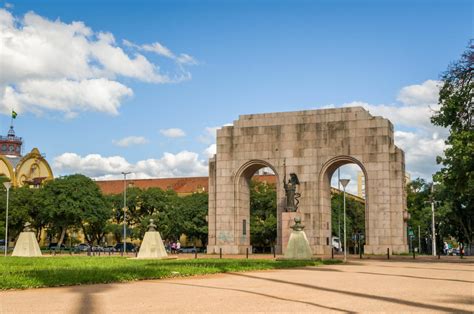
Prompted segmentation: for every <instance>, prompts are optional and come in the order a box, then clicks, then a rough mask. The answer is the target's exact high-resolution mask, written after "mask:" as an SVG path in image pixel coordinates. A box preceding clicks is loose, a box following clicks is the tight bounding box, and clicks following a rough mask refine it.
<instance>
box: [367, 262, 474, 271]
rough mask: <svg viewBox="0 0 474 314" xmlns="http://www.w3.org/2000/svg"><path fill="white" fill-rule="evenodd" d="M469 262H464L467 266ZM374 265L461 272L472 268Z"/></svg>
mask: <svg viewBox="0 0 474 314" xmlns="http://www.w3.org/2000/svg"><path fill="white" fill-rule="evenodd" d="M468 265H469V264H466V266H468ZM374 266H375V267H389V268H413V269H429V270H441V271H447V270H448V271H461V272H470V273H472V272H473V270H472V269H448V268H436V267H416V266H391V265H374ZM469 266H470V267H474V265H469Z"/></svg>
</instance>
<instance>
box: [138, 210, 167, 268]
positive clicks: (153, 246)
mask: <svg viewBox="0 0 474 314" xmlns="http://www.w3.org/2000/svg"><path fill="white" fill-rule="evenodd" d="M155 227H156V226H155V225H154V224H153V219H150V225H149V226H148V231H147V232H145V236H144V237H143V241H142V245H141V246H140V251H138V255H137V258H156V259H162V258H168V253H166V249H165V245H164V244H163V240H162V239H161V235H160V233H159V232H158V231H156V230H155Z"/></svg>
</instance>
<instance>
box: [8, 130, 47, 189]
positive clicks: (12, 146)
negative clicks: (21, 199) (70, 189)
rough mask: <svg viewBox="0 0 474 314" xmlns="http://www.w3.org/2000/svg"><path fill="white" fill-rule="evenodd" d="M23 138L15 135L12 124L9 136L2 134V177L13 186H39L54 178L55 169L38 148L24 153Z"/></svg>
mask: <svg viewBox="0 0 474 314" xmlns="http://www.w3.org/2000/svg"><path fill="white" fill-rule="evenodd" d="M22 146H23V139H22V138H21V137H18V136H16V135H15V131H14V129H13V126H10V130H9V131H8V134H7V136H0V177H2V176H3V177H4V178H6V179H7V180H8V181H10V182H11V183H12V186H13V187H22V186H29V187H39V186H40V185H42V184H43V183H44V182H46V181H48V180H52V179H53V171H52V170H51V167H50V166H49V164H48V162H47V161H46V158H45V157H44V155H43V154H41V153H40V151H39V150H38V148H33V149H32V150H31V152H29V153H27V154H26V155H23V154H22V151H23V150H22V149H23V147H22Z"/></svg>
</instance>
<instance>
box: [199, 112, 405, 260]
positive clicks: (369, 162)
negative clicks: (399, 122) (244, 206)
mask: <svg viewBox="0 0 474 314" xmlns="http://www.w3.org/2000/svg"><path fill="white" fill-rule="evenodd" d="M216 146H217V150H216V155H215V156H214V157H213V158H211V159H210V160H209V212H208V223H209V237H208V253H219V251H220V250H221V249H222V251H223V253H233V254H237V253H245V250H242V249H243V248H245V245H241V243H242V241H241V239H240V238H239V234H240V233H239V232H241V231H242V230H241V229H242V228H240V230H239V226H240V227H241V225H242V222H241V221H240V219H241V217H239V216H238V215H239V214H241V212H239V211H240V208H241V206H240V204H241V199H242V201H246V200H247V199H246V197H245V196H244V195H243V194H241V191H242V189H241V187H240V186H241V185H244V184H245V182H244V181H242V180H243V179H242V177H244V178H245V177H246V176H248V175H249V173H250V172H252V171H253V170H254V168H255V167H260V166H262V165H265V166H266V165H270V166H273V167H272V169H273V170H274V171H275V173H276V174H277V175H278V179H277V207H278V209H277V214H278V219H279V220H281V234H282V235H281V239H279V241H281V248H283V251H285V248H286V242H285V241H287V235H289V232H290V231H291V229H290V226H291V224H292V220H293V218H294V217H295V216H299V217H300V218H301V219H302V223H303V224H304V225H305V232H306V235H307V237H308V240H309V243H310V246H311V248H312V250H313V253H315V254H324V253H328V250H327V249H328V247H329V241H328V237H329V236H330V231H329V225H328V224H327V223H325V222H328V220H329V217H330V213H329V210H330V206H328V205H329V204H328V199H329V198H328V195H329V194H328V193H329V187H330V186H329V183H328V182H327V181H329V177H328V176H329V174H331V173H332V171H334V170H335V169H336V168H337V167H338V166H339V165H341V164H345V163H355V164H357V165H359V167H360V168H361V169H362V171H363V172H364V175H365V178H366V180H365V184H366V193H367V198H366V217H365V220H366V228H367V230H366V237H365V239H366V245H365V247H364V249H365V252H366V253H374V254H383V253H385V252H386V251H387V248H389V249H390V251H391V252H394V253H402V252H406V251H407V250H408V245H407V237H406V221H404V219H403V217H404V214H405V212H404V211H405V209H406V194H405V187H404V184H405V183H404V180H405V156H404V153H403V151H402V150H401V149H399V148H398V147H397V146H395V144H394V132H393V125H392V123H391V122H390V121H389V120H387V119H384V118H382V117H377V116H372V115H371V114H370V113H369V112H368V111H366V110H365V109H364V108H362V107H350V108H335V109H321V110H307V111H295V112H281V113H265V114H251V115H243V116H240V117H239V119H238V120H236V121H234V123H233V125H230V126H224V127H222V128H221V129H219V130H217V139H216ZM283 165H285V166H283ZM292 172H293V173H296V174H297V176H298V178H299V181H300V185H299V186H298V191H299V193H301V198H300V205H299V208H298V211H297V212H283V208H284V200H285V195H284V193H285V192H284V190H283V188H282V184H281V183H280V181H282V180H281V178H283V177H284V175H285V174H286V175H288V174H289V173H292ZM238 222H239V223H238ZM367 231H369V234H367ZM328 234H329V235H328ZM244 244H245V242H244ZM247 247H248V246H247Z"/></svg>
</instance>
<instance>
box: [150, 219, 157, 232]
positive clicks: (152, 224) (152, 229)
mask: <svg viewBox="0 0 474 314" xmlns="http://www.w3.org/2000/svg"><path fill="white" fill-rule="evenodd" d="M154 221H155V220H154V219H150V224H148V231H156V225H155V224H154V223H153V222H154Z"/></svg>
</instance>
